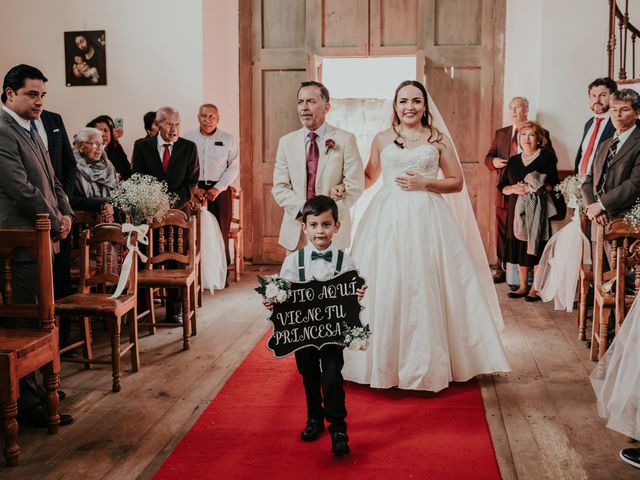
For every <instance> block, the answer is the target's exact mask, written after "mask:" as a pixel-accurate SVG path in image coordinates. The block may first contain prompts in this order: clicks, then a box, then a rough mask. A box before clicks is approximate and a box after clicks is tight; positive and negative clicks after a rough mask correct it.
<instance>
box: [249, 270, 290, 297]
mask: <svg viewBox="0 0 640 480" xmlns="http://www.w3.org/2000/svg"><path fill="white" fill-rule="evenodd" d="M258 282H259V283H260V286H259V287H257V288H255V289H254V290H255V291H256V292H258V293H259V294H260V295H262V297H263V298H264V299H265V300H266V301H267V302H271V303H284V302H286V301H287V299H288V298H289V291H290V290H291V282H289V281H288V280H285V279H284V278H281V277H279V276H278V275H268V276H266V277H261V276H260V275H258Z"/></svg>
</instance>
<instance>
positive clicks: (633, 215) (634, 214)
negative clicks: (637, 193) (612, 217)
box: [624, 199, 640, 232]
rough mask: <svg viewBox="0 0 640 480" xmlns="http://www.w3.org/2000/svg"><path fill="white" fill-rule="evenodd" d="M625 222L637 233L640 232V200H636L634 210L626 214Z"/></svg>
mask: <svg viewBox="0 0 640 480" xmlns="http://www.w3.org/2000/svg"><path fill="white" fill-rule="evenodd" d="M624 221H625V222H627V223H628V224H629V225H631V228H633V229H634V230H635V231H636V232H640V199H638V200H636V203H635V205H634V206H633V208H632V209H631V210H629V211H628V212H627V213H626V214H625V216H624Z"/></svg>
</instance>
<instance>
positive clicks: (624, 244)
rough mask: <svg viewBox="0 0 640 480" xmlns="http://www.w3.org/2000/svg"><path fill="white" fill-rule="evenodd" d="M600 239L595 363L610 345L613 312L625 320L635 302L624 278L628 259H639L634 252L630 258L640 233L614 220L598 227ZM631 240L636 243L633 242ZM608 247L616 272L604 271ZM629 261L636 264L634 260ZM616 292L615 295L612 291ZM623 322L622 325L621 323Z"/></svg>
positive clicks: (593, 333)
mask: <svg viewBox="0 0 640 480" xmlns="http://www.w3.org/2000/svg"><path fill="white" fill-rule="evenodd" d="M596 238H597V241H596V257H595V262H594V270H593V282H594V286H593V288H594V306H593V328H592V331H591V360H594V361H595V360H600V359H601V358H602V357H604V354H605V352H606V351H607V348H608V346H609V332H608V330H609V324H610V314H611V311H612V309H615V310H614V312H615V318H617V319H624V312H625V311H626V308H627V307H629V306H630V305H631V303H632V302H633V298H632V297H633V296H629V295H625V292H624V289H625V285H624V276H625V273H626V267H627V264H628V261H627V258H628V257H633V258H635V257H634V254H633V253H631V255H629V247H630V246H631V245H637V240H638V239H640V234H639V233H637V232H636V231H635V230H634V229H633V228H632V227H631V226H630V225H629V224H627V223H626V222H625V221H624V220H614V221H613V222H611V223H609V224H608V225H607V226H606V228H605V227H603V226H602V225H596ZM629 239H635V240H636V241H634V242H631V241H629ZM605 244H608V245H610V247H611V258H610V259H609V265H612V266H613V269H609V270H608V271H604V268H603V266H604V257H605V255H606V248H605ZM636 248H637V247H636ZM621 249H623V250H624V252H623V251H621ZM621 253H622V254H623V256H624V258H625V259H624V260H623V261H618V256H619V255H620V254H621ZM629 260H630V261H635V260H631V259H630V258H629ZM614 279H615V280H614ZM613 282H615V286H614V287H613V288H611V285H612V284H613ZM614 289H615V292H614V291H612V290H614ZM617 295H619V296H620V297H619V299H618V300H616V296H617ZM619 321H620V322H621V320H619ZM616 323H617V322H616Z"/></svg>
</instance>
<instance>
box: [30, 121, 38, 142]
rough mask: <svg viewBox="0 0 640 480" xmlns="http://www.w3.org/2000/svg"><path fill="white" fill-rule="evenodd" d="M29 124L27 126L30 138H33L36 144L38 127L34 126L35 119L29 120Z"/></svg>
mask: <svg viewBox="0 0 640 480" xmlns="http://www.w3.org/2000/svg"><path fill="white" fill-rule="evenodd" d="M29 126H30V127H31V128H29V135H30V136H31V140H33V143H35V144H36V145H38V127H37V126H36V122H35V120H31V121H30V122H29Z"/></svg>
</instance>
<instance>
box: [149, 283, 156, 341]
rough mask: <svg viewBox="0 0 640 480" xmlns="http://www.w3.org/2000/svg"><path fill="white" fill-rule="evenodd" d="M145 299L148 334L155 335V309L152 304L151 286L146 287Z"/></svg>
mask: <svg viewBox="0 0 640 480" xmlns="http://www.w3.org/2000/svg"><path fill="white" fill-rule="evenodd" d="M147 299H148V301H149V304H148V305H147V307H148V308H149V335H155V333H156V309H155V305H154V304H153V288H149V289H147Z"/></svg>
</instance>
